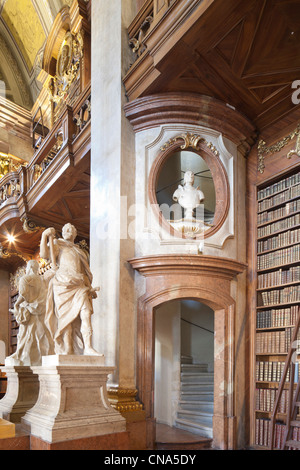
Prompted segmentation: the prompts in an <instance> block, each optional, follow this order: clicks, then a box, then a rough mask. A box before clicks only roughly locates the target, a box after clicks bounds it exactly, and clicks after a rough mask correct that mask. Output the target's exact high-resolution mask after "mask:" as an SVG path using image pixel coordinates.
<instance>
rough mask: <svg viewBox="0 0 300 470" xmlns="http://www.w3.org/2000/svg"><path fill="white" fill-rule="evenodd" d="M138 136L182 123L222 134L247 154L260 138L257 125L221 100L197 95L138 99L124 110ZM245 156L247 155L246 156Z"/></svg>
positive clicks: (177, 94)
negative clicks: (154, 129) (163, 126)
mask: <svg viewBox="0 0 300 470" xmlns="http://www.w3.org/2000/svg"><path fill="white" fill-rule="evenodd" d="M124 110H125V115H126V117H127V118H128V120H129V121H130V123H131V125H132V127H133V130H134V131H135V132H140V131H144V130H146V129H151V128H155V127H159V126H161V125H164V124H171V123H181V124H188V125H194V126H203V127H206V128H209V129H214V130H216V131H219V132H220V133H222V135H223V136H225V137H227V138H228V139H229V140H231V141H232V142H234V143H235V144H236V145H237V146H240V147H241V149H242V148H243V149H245V150H246V152H247V151H249V150H250V148H251V146H252V145H253V142H254V139H255V138H256V131H255V127H254V126H253V124H252V123H251V122H250V121H249V120H248V119H247V118H246V117H245V116H244V115H243V114H241V113H239V112H238V111H237V110H234V109H232V108H231V107H229V106H227V105H226V103H223V102H222V101H220V100H217V99H215V98H211V97H209V96H204V95H198V94H196V93H162V94H159V95H151V96H146V97H142V98H138V99H136V100H134V101H131V102H129V103H127V104H126V105H125V106H124ZM246 152H245V153H246Z"/></svg>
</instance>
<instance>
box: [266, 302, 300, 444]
mask: <svg viewBox="0 0 300 470" xmlns="http://www.w3.org/2000/svg"><path fill="white" fill-rule="evenodd" d="M299 328H300V308H298V316H297V321H296V325H295V329H294V334H293V337H292V340H291V345H290V349H289V352H288V355H287V358H286V362H285V365H284V369H283V374H282V377H281V380H280V383H279V386H278V391H277V394H276V399H275V403H274V408H273V412H272V417H271V429H270V430H271V435H270V449H271V450H273V449H274V437H275V420H276V415H277V412H278V407H279V404H280V400H281V397H282V392H283V389H284V385H285V383H286V378H287V375H288V372H289V370H290V386H289V395H288V397H289V400H288V411H287V422H286V429H287V430H288V427H289V425H290V422H291V413H292V406H291V404H292V402H293V391H294V373H295V363H294V362H293V361H292V357H293V355H294V353H295V351H296V350H297V337H298V332H299ZM290 366H291V368H290Z"/></svg>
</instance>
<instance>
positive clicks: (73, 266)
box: [45, 239, 93, 354]
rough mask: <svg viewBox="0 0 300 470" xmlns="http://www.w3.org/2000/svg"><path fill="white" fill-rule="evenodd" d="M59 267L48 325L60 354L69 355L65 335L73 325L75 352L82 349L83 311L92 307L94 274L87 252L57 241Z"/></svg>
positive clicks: (52, 282) (49, 304)
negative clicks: (81, 325) (81, 326)
mask: <svg viewBox="0 0 300 470" xmlns="http://www.w3.org/2000/svg"><path fill="white" fill-rule="evenodd" d="M56 251H57V253H58V258H57V264H58V269H57V270H56V271H55V273H54V275H53V277H52V278H51V279H50V281H49V286H48V295H47V305H46V316H45V324H46V327H47V328H48V330H49V331H50V333H51V336H52V338H53V339H54V342H55V352H56V354H65V353H66V351H65V344H64V340H63V335H64V332H65V330H66V328H69V327H72V332H73V340H74V346H75V350H76V351H75V352H80V350H81V349H82V337H81V333H80V317H79V316H80V312H81V310H82V309H83V308H84V307H86V308H89V309H90V310H92V305H91V302H92V300H91V294H90V291H91V286H92V279H93V277H92V273H91V271H90V268H89V264H88V260H87V257H86V255H85V253H84V251H83V250H82V249H81V248H79V247H77V246H76V245H74V243H72V242H70V241H68V240H63V239H59V240H57V242H56Z"/></svg>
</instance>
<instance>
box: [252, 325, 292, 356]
mask: <svg viewBox="0 0 300 470" xmlns="http://www.w3.org/2000/svg"><path fill="white" fill-rule="evenodd" d="M293 330H294V328H286V329H285V330H280V331H267V332H263V333H262V332H260V333H256V354H267V353H270V354H274V353H286V352H287V351H288V350H289V348H290V345H291V341H292V336H293ZM297 340H298V341H299V345H300V332H299V334H298V338H297Z"/></svg>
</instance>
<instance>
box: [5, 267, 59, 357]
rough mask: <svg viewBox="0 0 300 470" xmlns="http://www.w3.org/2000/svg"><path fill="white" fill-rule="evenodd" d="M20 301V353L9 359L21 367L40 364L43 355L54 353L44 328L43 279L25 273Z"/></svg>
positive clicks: (18, 312) (44, 297) (21, 279)
mask: <svg viewBox="0 0 300 470" xmlns="http://www.w3.org/2000/svg"><path fill="white" fill-rule="evenodd" d="M20 297H21V299H20ZM19 299H20V300H22V301H21V302H20V303H19V305H18V307H17V309H16V310H15V318H16V320H17V322H18V324H19V333H18V339H17V350H16V352H15V353H14V354H12V355H11V356H10V359H11V360H14V362H15V364H19V365H24V366H27V365H40V364H41V363H42V356H46V355H48V354H53V347H52V340H51V338H50V337H49V333H48V332H47V330H46V328H45V326H44V318H45V311H46V287H45V285H44V282H43V280H42V278H41V276H39V275H38V274H25V275H24V276H22V277H21V278H20V281H19Z"/></svg>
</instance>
